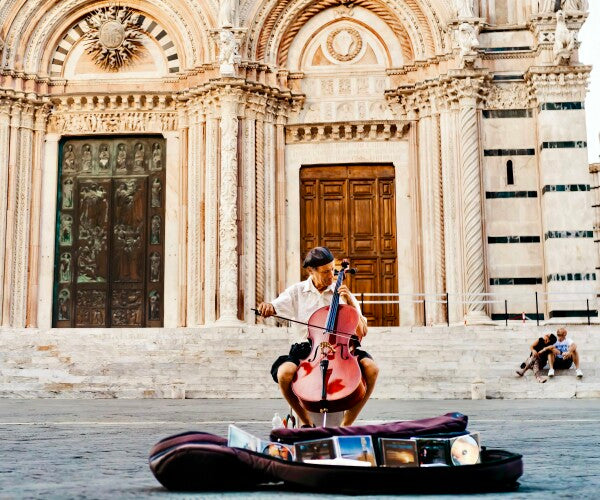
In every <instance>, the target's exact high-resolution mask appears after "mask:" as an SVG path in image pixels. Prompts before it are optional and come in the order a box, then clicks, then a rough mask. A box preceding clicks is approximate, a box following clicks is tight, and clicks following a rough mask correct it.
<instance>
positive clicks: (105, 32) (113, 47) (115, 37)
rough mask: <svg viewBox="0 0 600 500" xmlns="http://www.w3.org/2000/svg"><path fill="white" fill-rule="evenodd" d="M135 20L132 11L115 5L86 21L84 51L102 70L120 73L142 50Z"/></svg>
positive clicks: (94, 14) (141, 32)
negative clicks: (87, 27) (87, 29)
mask: <svg viewBox="0 0 600 500" xmlns="http://www.w3.org/2000/svg"><path fill="white" fill-rule="evenodd" d="M136 19H137V18H136ZM136 19H134V18H133V11H132V10H131V9H129V8H125V7H116V6H114V5H111V6H109V7H101V8H100V9H97V10H95V11H94V12H92V13H91V14H90V15H89V16H88V17H87V18H86V22H87V24H88V26H89V27H90V29H89V31H88V32H87V33H85V34H84V35H83V39H84V43H85V47H86V50H87V52H88V54H90V55H91V56H92V60H93V61H94V62H95V63H96V64H97V65H98V66H100V67H101V68H102V69H104V70H107V71H119V70H120V69H121V68H122V67H124V66H127V65H129V64H131V63H132V62H133V61H134V60H135V59H136V58H138V57H139V56H140V54H141V53H142V52H143V51H144V50H145V49H144V45H143V43H142V39H143V37H144V34H143V31H142V30H141V28H140V27H139V26H138V25H137V23H136V22H135V20H136Z"/></svg>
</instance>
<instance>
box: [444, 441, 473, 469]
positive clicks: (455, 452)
mask: <svg viewBox="0 0 600 500" xmlns="http://www.w3.org/2000/svg"><path fill="white" fill-rule="evenodd" d="M450 456H451V457H452V463H453V464H454V465H473V464H477V463H479V445H478V444H477V441H475V439H473V438H472V437H471V436H461V437H459V438H456V439H455V440H454V442H453V443H452V447H451V449H450Z"/></svg>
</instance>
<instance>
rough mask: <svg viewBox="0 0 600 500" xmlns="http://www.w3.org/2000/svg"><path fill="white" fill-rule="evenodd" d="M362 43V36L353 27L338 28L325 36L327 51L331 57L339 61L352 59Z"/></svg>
mask: <svg viewBox="0 0 600 500" xmlns="http://www.w3.org/2000/svg"><path fill="white" fill-rule="evenodd" d="M362 45H363V41H362V37H361V36H360V33H359V32H358V31H357V30H355V29H354V28H349V27H343V28H338V29H336V30H333V31H332V32H331V33H329V35H328V36H327V51H328V52H329V54H330V55H331V57H333V58H334V59H336V60H337V61H340V62H347V61H351V60H352V59H354V58H355V57H356V56H357V55H358V53H359V52H360V49H362Z"/></svg>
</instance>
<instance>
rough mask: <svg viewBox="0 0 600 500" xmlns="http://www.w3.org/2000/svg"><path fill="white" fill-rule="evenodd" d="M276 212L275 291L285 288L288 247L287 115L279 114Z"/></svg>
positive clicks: (277, 128) (276, 128)
mask: <svg viewBox="0 0 600 500" xmlns="http://www.w3.org/2000/svg"><path fill="white" fill-rule="evenodd" d="M274 146H275V194H276V198H275V207H276V209H275V213H276V215H277V227H276V235H275V238H276V242H277V243H276V244H277V264H276V266H275V267H276V269H277V281H276V290H275V293H276V294H277V293H279V292H281V291H282V290H284V289H285V269H286V265H287V262H286V259H287V251H286V250H287V248H286V244H285V221H286V217H287V214H286V208H285V116H283V115H281V114H278V115H277V124H276V125H275V144H274Z"/></svg>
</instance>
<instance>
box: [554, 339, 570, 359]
mask: <svg viewBox="0 0 600 500" xmlns="http://www.w3.org/2000/svg"><path fill="white" fill-rule="evenodd" d="M571 344H573V341H572V340H571V339H568V338H565V340H563V341H562V342H560V341H559V342H557V343H556V344H554V347H555V348H556V349H558V350H559V351H560V354H557V355H556V357H557V358H561V359H562V357H563V354H565V353H566V352H567V351H568V350H569V347H571Z"/></svg>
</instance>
